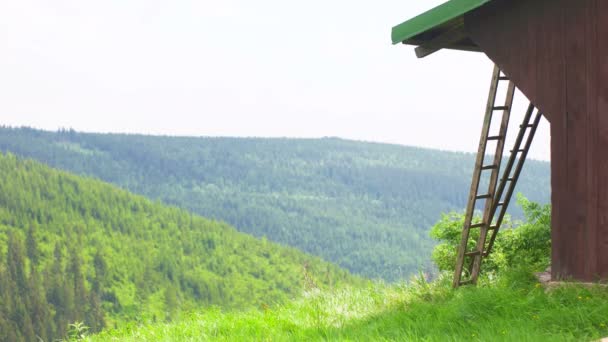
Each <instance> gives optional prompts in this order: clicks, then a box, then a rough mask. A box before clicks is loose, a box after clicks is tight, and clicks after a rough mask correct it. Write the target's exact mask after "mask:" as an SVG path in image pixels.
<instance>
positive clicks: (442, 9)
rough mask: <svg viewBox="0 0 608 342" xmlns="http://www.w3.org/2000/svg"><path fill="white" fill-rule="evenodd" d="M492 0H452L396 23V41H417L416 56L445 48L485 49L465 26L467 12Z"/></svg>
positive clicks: (394, 39) (415, 43)
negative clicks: (467, 31)
mask: <svg viewBox="0 0 608 342" xmlns="http://www.w3.org/2000/svg"><path fill="white" fill-rule="evenodd" d="M490 1H492V0H450V1H447V2H445V3H444V4H441V5H439V6H437V7H435V8H433V9H431V10H429V11H427V12H424V13H422V14H420V15H419V16H417V17H414V18H412V19H410V20H408V21H406V22H404V23H402V24H400V25H397V26H395V27H393V30H392V34H391V37H392V40H393V44H397V43H403V44H410V45H416V46H417V48H416V56H418V58H422V57H426V56H428V55H430V54H432V53H433V52H436V51H438V50H441V49H455V50H465V51H476V52H479V51H481V50H480V48H479V47H478V46H477V44H475V43H474V42H473V41H472V40H471V39H470V38H469V36H468V34H467V33H466V31H465V28H464V16H465V14H466V13H468V12H471V11H473V10H475V9H477V8H479V7H481V6H483V5H485V4H486V3H488V2H490Z"/></svg>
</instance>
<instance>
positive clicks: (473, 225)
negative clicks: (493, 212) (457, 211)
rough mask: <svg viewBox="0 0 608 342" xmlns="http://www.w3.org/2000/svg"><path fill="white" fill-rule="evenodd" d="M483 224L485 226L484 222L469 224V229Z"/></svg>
mask: <svg viewBox="0 0 608 342" xmlns="http://www.w3.org/2000/svg"><path fill="white" fill-rule="evenodd" d="M485 226H486V224H485V223H483V222H480V223H475V224H472V225H470V226H469V229H471V228H481V227H485Z"/></svg>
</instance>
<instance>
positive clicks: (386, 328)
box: [89, 273, 608, 341]
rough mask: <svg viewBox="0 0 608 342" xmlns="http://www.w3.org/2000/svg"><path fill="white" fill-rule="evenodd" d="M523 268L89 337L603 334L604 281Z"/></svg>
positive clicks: (569, 337)
mask: <svg viewBox="0 0 608 342" xmlns="http://www.w3.org/2000/svg"><path fill="white" fill-rule="evenodd" d="M529 274H530V273H521V274H515V276H513V274H511V275H510V276H509V277H505V278H503V279H502V280H500V281H497V282H494V283H486V284H483V285H481V286H479V287H477V288H475V287H466V288H461V289H458V290H452V289H451V288H450V283H449V278H444V279H440V280H439V281H437V282H435V283H433V284H425V283H424V282H420V281H414V282H412V283H410V284H409V285H403V286H400V285H391V286H387V285H379V284H377V285H374V286H371V287H369V288H367V289H346V290H340V291H334V292H325V293H323V292H318V291H316V292H315V291H312V292H309V295H308V297H307V298H304V299H301V300H298V301H295V302H292V303H290V304H287V305H285V306H279V307H272V308H269V309H267V310H265V311H263V310H251V311H248V312H241V313H222V312H220V311H219V310H211V311H207V312H204V313H200V314H193V315H191V316H190V317H189V318H187V319H185V320H183V321H181V322H178V323H174V324H161V325H150V326H131V327H128V328H125V329H123V330H120V331H108V332H105V333H102V334H101V335H97V336H93V337H92V338H90V339H89V340H90V341H113V340H120V341H201V340H213V341H222V340H226V341H250V340H255V341H288V340H293V341H308V340H352V341H382V340H395V341H592V340H596V339H599V338H600V337H601V336H608V327H607V325H608V289H606V288H601V287H594V288H590V289H589V288H583V287H580V286H574V285H572V286H566V287H562V288H558V289H554V290H551V291H546V290H545V289H544V288H543V287H542V286H540V284H537V283H535V281H534V280H532V279H531V278H530V276H529Z"/></svg>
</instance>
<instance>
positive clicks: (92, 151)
mask: <svg viewBox="0 0 608 342" xmlns="http://www.w3.org/2000/svg"><path fill="white" fill-rule="evenodd" d="M0 150H4V151H11V152H13V153H15V154H18V155H22V156H27V157H31V158H35V159H37V160H40V161H43V162H45V163H48V164H50V165H52V166H54V167H58V168H62V169H66V170H70V171H72V172H76V173H79V174H84V175H90V176H95V177H98V178H100V179H102V180H105V181H109V182H112V183H114V184H117V185H119V186H121V187H123V188H126V189H129V190H131V191H133V192H136V193H139V194H143V195H145V196H148V197H151V198H154V199H160V200H162V201H163V202H165V203H169V204H174V205H177V206H180V207H182V208H186V209H189V210H192V211H193V212H196V213H198V214H201V215H203V216H206V217H211V218H216V219H221V220H225V221H227V222H229V223H230V224H233V225H234V226H235V227H236V228H237V229H239V230H241V231H243V232H247V233H251V234H253V235H255V236H258V237H260V236H267V237H268V239H270V240H273V241H278V242H282V243H286V244H289V245H291V246H295V247H298V248H300V249H302V250H304V251H307V252H310V253H313V254H316V255H319V256H322V257H324V258H325V259H327V260H330V261H334V262H336V263H338V264H340V265H341V266H344V267H346V268H348V269H350V270H351V271H353V272H357V273H359V274H362V275H366V276H370V277H382V278H384V279H386V280H395V279H399V278H402V277H407V276H409V275H410V274H411V273H413V272H417V271H418V270H420V269H424V268H428V267H431V266H430V265H431V263H430V252H431V249H432V241H431V240H430V238H429V237H428V230H429V227H430V226H431V225H432V224H433V223H435V222H436V221H437V220H438V219H439V217H440V214H441V213H442V212H446V211H449V210H462V209H463V208H464V206H465V204H466V196H467V195H468V190H469V187H470V179H471V172H472V166H473V155H472V154H465V153H452V152H442V151H436V150H429V149H422V148H414V147H404V146H396V145H387V144H376V143H364V142H355V141H347V140H341V139H334V138H327V139H257V138H188V137H164V136H142V135H124V134H85V133H78V132H74V131H71V130H70V131H60V132H46V131H39V130H33V129H28V128H24V129H11V128H2V129H0ZM549 189H550V180H549V164H548V163H544V162H535V161H529V162H527V163H526V167H525V169H524V172H523V174H522V179H521V181H520V184H519V185H518V189H517V191H520V192H522V193H524V195H525V196H526V197H528V198H529V199H530V200H532V201H538V202H548V200H549Z"/></svg>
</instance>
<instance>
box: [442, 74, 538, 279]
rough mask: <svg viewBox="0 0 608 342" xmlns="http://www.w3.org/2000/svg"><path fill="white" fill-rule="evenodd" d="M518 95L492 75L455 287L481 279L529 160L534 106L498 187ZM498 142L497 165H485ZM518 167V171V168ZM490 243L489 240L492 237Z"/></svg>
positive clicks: (497, 76) (494, 160)
mask: <svg viewBox="0 0 608 342" xmlns="http://www.w3.org/2000/svg"><path fill="white" fill-rule="evenodd" d="M502 81H506V82H508V85H507V90H506V97H505V100H504V104H503V105H497V104H496V102H497V94H498V90H499V84H500V83H501V82H502ZM514 94H515V84H514V83H513V82H511V81H510V80H509V79H508V78H507V77H506V76H504V75H503V74H502V73H501V71H500V69H499V68H498V66H495V67H494V71H493V74H492V83H491V86H490V94H489V96H488V103H487V107H486V113H485V117H484V122H483V126H482V131H481V138H480V141H479V149H478V152H477V158H476V160H475V169H474V171H473V180H472V182H471V191H470V193H469V198H468V203H467V209H466V213H465V221H464V227H463V231H462V239H461V243H460V246H459V249H458V254H457V257H456V269H455V272H454V282H453V285H454V287H458V286H461V285H465V284H475V283H476V282H477V279H478V277H479V271H480V269H481V261H482V258H484V257H487V256H488V255H489V253H490V251H491V249H492V246H493V244H494V240H495V239H496V234H497V233H498V230H499V228H500V225H501V223H502V220H503V218H504V215H505V213H506V210H507V207H508V205H509V202H510V200H511V197H512V195H513V191H514V189H515V185H516V183H517V179H518V178H519V175H520V173H521V170H522V168H523V164H524V162H525V159H526V156H527V154H528V151H529V148H530V146H531V143H532V139H533V138H534V133H535V132H536V128H537V127H538V124H539V122H540V118H541V116H542V115H541V114H540V112H538V113H537V115H536V117H535V119H534V121H533V122H532V123H530V120H531V117H532V112H533V111H534V106H533V105H532V104H530V106H529V108H528V111H527V112H526V115H525V117H524V122H523V123H522V124H521V125H520V130H519V133H518V136H517V138H516V141H515V146H514V148H513V150H511V156H510V158H509V161H508V163H507V165H506V167H505V169H504V171H503V177H502V178H501V179H500V185H498V187H497V184H498V179H499V174H500V171H501V161H502V158H503V152H504V147H505V142H506V136H507V130H508V127H509V119H510V116H511V108H512V105H513V97H514ZM496 115H500V116H501V117H500V119H501V122H500V128H499V131H498V132H497V133H491V132H490V130H491V127H492V120H493V119H494V116H496ZM528 129H529V130H530V131H529V133H528V135H527V139H526V142H525V144H524V146H523V148H522V142H523V140H524V137H525V136H526V132H527V130H528ZM489 141H496V148H495V151H494V154H493V161H492V162H491V163H490V164H484V160H485V157H486V155H487V152H488V142H489ZM514 166H515V168H514ZM487 171H489V172H490V176H489V181H488V189H487V191H486V192H484V193H481V194H480V193H479V188H480V180H481V178H482V173H484V172H487ZM479 200H483V201H485V203H484V205H483V208H484V210H483V215H482V220H481V221H480V222H476V223H473V222H472V221H473V216H474V212H475V207H476V205H477V201H479ZM499 208H500V211H499V214H498V217H497V219H496V220H494V217H495V215H496V212H497V211H498V209H499ZM472 229H479V235H478V238H477V241H476V243H475V247H474V249H473V250H469V247H468V245H469V240H470V235H471V234H470V233H471V230H472ZM489 232H491V233H490V234H491V235H490V239H489V240H488V239H487V237H488V233H489ZM466 262H468V267H467V269H466V270H465V269H464V266H465V263H466ZM463 271H466V275H467V276H468V279H464V280H463Z"/></svg>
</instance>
